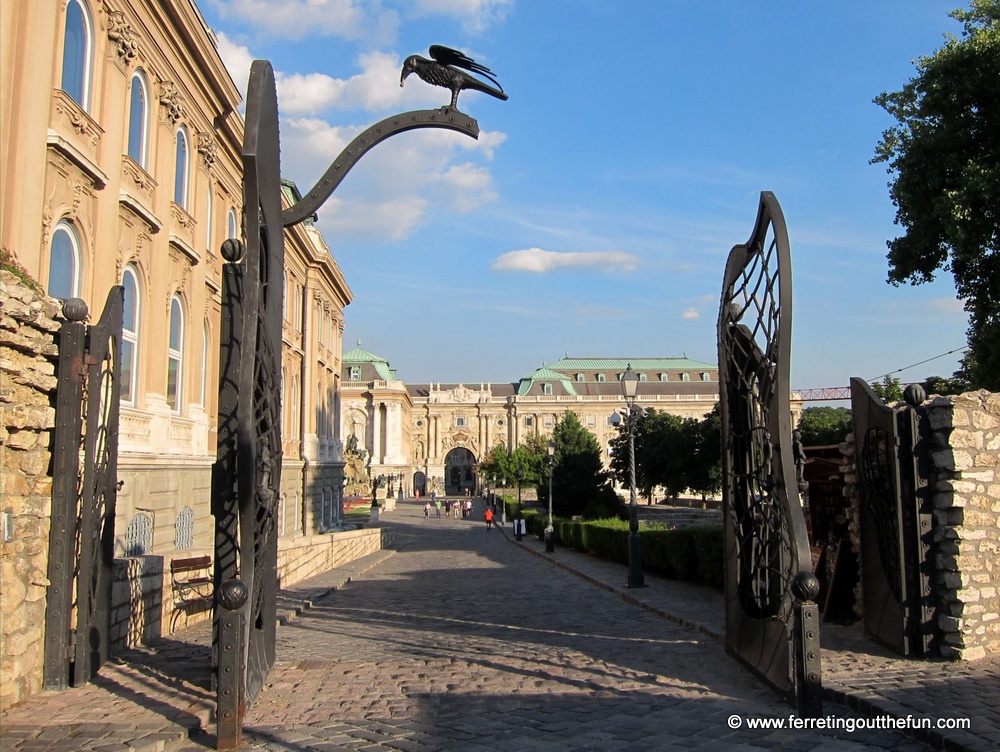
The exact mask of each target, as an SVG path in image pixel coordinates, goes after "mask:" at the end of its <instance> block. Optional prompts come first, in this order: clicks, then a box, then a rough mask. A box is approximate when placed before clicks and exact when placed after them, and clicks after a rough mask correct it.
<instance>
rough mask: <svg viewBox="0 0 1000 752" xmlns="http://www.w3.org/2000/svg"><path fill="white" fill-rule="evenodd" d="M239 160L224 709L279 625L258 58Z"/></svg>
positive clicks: (229, 272)
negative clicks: (229, 660)
mask: <svg viewBox="0 0 1000 752" xmlns="http://www.w3.org/2000/svg"><path fill="white" fill-rule="evenodd" d="M243 165H244V178H243V201H244V207H245V209H244V223H245V237H246V239H247V244H246V248H245V254H244V252H243V251H244V248H243V247H242V245H241V244H240V243H239V242H238V241H234V240H229V241H226V243H225V244H224V245H223V256H224V257H225V259H226V261H227V262H229V263H227V264H226V265H225V266H224V268H223V290H222V305H223V311H222V342H221V360H220V386H219V433H218V442H219V443H218V459H217V461H216V463H215V466H214V468H213V477H212V503H213V509H212V513H213V514H214V515H215V520H216V543H215V551H216V558H215V573H214V578H215V587H216V592H218V593H226V592H229V591H231V590H232V589H233V588H232V586H231V582H232V581H233V580H236V579H237V578H238V579H239V580H241V581H242V583H243V585H245V587H246V591H245V592H246V595H247V598H246V599H245V600H243V599H240V600H238V601H236V602H232V603H230V604H229V605H231V606H236V608H235V609H233V610H236V611H240V612H241V616H242V619H241V620H240V622H241V630H242V635H239V636H238V637H239V639H238V640H237V641H236V642H235V643H233V645H235V647H233V645H230V644H229V643H227V642H226V639H225V638H224V637H222V636H221V630H222V626H223V622H224V621H225V619H226V618H228V617H227V615H225V614H222V613H220V610H219V609H216V613H215V644H216V650H215V654H216V661H215V664H216V670H217V671H218V667H219V665H220V664H219V651H220V650H231V649H234V650H237V651H238V652H239V653H241V654H242V655H241V656H239V658H240V661H241V662H242V665H238V668H237V669H236V671H235V672H232V671H231V672H230V674H233V673H236V674H241V675H242V676H235V675H230V674H222V675H218V676H217V684H218V687H219V690H220V697H223V696H224V697H226V698H227V700H228V701H229V702H231V703H232V704H233V706H232V708H231V709H228V708H227V710H231V711H232V712H234V713H235V712H236V710H237V708H238V707H239V706H242V704H243V703H244V702H245V703H247V704H249V703H251V702H252V701H253V699H254V698H255V697H256V696H257V693H258V692H259V691H260V689H261V687H262V686H263V685H264V681H265V680H266V679H267V675H268V673H269V672H270V670H271V666H272V665H274V656H275V653H274V640H275V629H276V626H277V618H276V598H275V596H276V592H277V555H278V536H277V506H278V498H279V489H280V484H281V416H280V404H279V399H280V376H279V374H280V368H281V363H280V359H281V303H282V300H281V296H282V277H283V275H284V235H283V229H282V225H281V195H280V189H281V180H280V177H281V176H280V174H279V172H278V104H277V98H276V94H275V85H274V73H273V71H272V69H271V66H270V64H269V63H266V62H265V61H260V60H258V61H255V62H254V64H253V67H252V69H251V73H250V87H249V89H248V91H247V122H246V131H245V135H244V142H243ZM224 704H225V703H222V702H220V716H221V715H222V714H223V713H224V712H226V710H224V708H223V707H222V706H223V705H224ZM220 736H221V734H220Z"/></svg>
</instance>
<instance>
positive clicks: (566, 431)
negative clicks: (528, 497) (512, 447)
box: [538, 411, 608, 517]
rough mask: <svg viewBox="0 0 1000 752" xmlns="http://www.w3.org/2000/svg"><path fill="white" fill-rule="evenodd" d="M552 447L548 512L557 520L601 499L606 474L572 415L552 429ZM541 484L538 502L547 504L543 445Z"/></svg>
mask: <svg viewBox="0 0 1000 752" xmlns="http://www.w3.org/2000/svg"><path fill="white" fill-rule="evenodd" d="M552 441H553V443H554V444H555V468H554V471H553V474H552V510H553V512H554V513H555V514H556V515H558V516H560V517H572V516H573V515H577V514H583V513H584V510H585V509H586V508H587V507H588V506H590V505H592V504H596V503H597V502H598V501H599V499H601V497H602V494H603V491H604V489H605V487H606V486H607V483H608V474H607V472H605V470H604V468H603V464H602V462H601V446H600V444H598V443H597V439H596V438H594V435H593V434H592V433H590V431H588V430H587V429H586V428H584V426H583V424H582V423H581V422H580V419H579V418H578V417H577V416H576V414H575V413H574V412H572V411H569V412H567V413H566V414H565V415H564V416H563V417H562V418H560V419H559V420H558V421H557V422H556V424H555V426H554V427H553V429H552ZM541 446H542V451H543V452H545V454H544V455H543V459H542V461H543V462H544V463H545V466H546V468H545V473H544V475H542V476H540V477H544V478H545V483H539V486H538V498H539V500H541V501H542V502H543V503H544V504H546V505H547V504H548V456H547V449H546V447H545V442H543V443H542V444H541Z"/></svg>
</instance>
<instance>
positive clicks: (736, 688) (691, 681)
mask: <svg viewBox="0 0 1000 752" xmlns="http://www.w3.org/2000/svg"><path fill="white" fill-rule="evenodd" d="M474 519H475V521H466V520H451V519H434V518H432V519H429V520H425V519H424V518H423V515H422V512H420V511H419V508H418V507H417V506H416V505H414V504H412V503H410V504H406V505H401V506H400V507H399V508H398V510H397V511H396V512H395V513H393V516H392V524H393V526H394V527H395V528H396V534H397V540H398V541H399V545H400V550H399V552H398V553H396V554H395V555H394V556H392V557H390V558H388V559H387V560H386V561H385V562H384V563H383V564H381V565H380V566H378V567H377V568H375V569H373V570H372V571H370V572H368V573H367V574H365V575H364V576H362V577H360V578H358V579H356V580H355V581H353V582H351V583H350V584H349V585H348V586H347V587H345V588H343V589H341V590H338V591H337V592H335V593H333V594H332V595H331V596H330V597H329V598H327V599H326V600H324V601H323V602H321V603H319V604H316V605H315V606H314V608H313V609H311V610H310V611H307V612H306V613H304V614H303V615H302V616H300V617H299V618H298V619H296V620H295V621H294V622H292V623H291V624H290V625H289V626H286V627H283V628H282V629H281V630H279V632H278V662H277V664H276V665H275V667H274V669H273V670H272V672H271V674H270V677H269V680H268V685H267V687H266V688H265V691H264V692H263V693H262V694H261V695H260V696H259V697H258V698H257V701H256V703H255V705H254V707H253V708H252V709H251V710H250V712H249V713H248V716H247V719H246V723H245V729H246V731H245V736H244V739H245V741H246V742H248V744H249V745H252V746H254V747H256V748H258V749H264V750H268V751H269V752H290V751H291V750H296V751H299V750H328V751H332V750H463V751H467V752H475V751H476V750H512V751H513V750H517V751H522V750H553V751H560V750H580V749H598V750H665V749H689V750H710V749H727V750H756V749H772V748H781V749H790V750H803V751H805V750H811V751H814V752H825V751H827V750H867V749H889V750H896V751H899V752H902V751H904V750H922V749H925V747H924V745H922V744H920V743H918V742H915V741H913V740H912V739H909V738H907V737H905V736H903V735H902V734H901V733H899V732H895V731H884V730H883V731H877V730H876V731H873V730H855V731H853V732H848V731H847V730H844V729H841V730H836V731H826V730H824V731H806V730H793V729H787V730H759V729H750V728H748V723H749V722H752V720H755V719H761V718H772V719H774V718H783V719H788V718H789V716H790V715H791V708H790V707H789V706H788V705H786V704H785V703H784V702H783V701H782V700H780V699H779V698H778V697H777V696H776V695H775V694H774V693H773V692H772V691H771V690H770V689H768V688H766V687H765V686H764V685H762V684H761V683H760V682H759V681H758V680H757V679H756V678H754V677H753V676H751V675H750V674H749V673H748V672H746V671H745V670H744V669H742V668H741V667H740V666H739V665H738V664H737V663H736V662H735V661H734V660H733V659H732V658H730V657H729V656H727V655H726V654H725V652H724V650H723V649H722V648H721V646H720V645H719V644H718V642H716V641H715V640H713V639H711V638H710V637H707V636H705V635H703V634H699V633H697V632H694V631H691V630H688V629H685V628H683V627H680V626H676V625H674V624H671V623H670V622H667V621H665V620H664V619H662V618H659V617H657V616H656V615H654V614H651V613H649V612H647V611H645V610H643V609H641V608H638V607H636V606H634V605H630V604H628V603H627V602H625V601H623V600H622V599H620V598H618V597H616V596H615V595H613V594H611V593H608V592H606V591H603V590H600V589H598V588H596V587H594V586H593V585H591V584H589V583H587V582H585V581H583V580H581V579H580V578H579V577H575V576H574V575H572V574H569V573H567V572H564V571H562V570H560V569H558V568H557V567H554V566H552V565H551V564H550V563H548V562H545V561H543V560H541V559H539V558H538V557H536V556H532V555H530V554H528V553H526V552H525V551H524V550H522V549H521V548H519V547H518V546H515V545H512V544H511V543H510V542H509V541H507V540H506V538H504V537H503V535H502V533H501V531H499V530H493V531H487V530H486V529H485V526H484V525H483V523H482V522H481V517H480V514H479V510H478V509H477V512H476V514H475V517H474ZM826 712H827V713H828V714H829V715H830V716H836V717H838V718H842V719H856V718H857V716H855V715H853V713H851V712H850V711H847V710H844V709H842V708H837V707H836V706H832V707H831V706H830V705H829V704H828V706H827V710H826ZM734 717H735V718H736V719H738V720H739V722H740V727H739V728H735V729H734V728H731V721H730V719H731V718H734Z"/></svg>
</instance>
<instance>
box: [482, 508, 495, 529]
mask: <svg viewBox="0 0 1000 752" xmlns="http://www.w3.org/2000/svg"><path fill="white" fill-rule="evenodd" d="M483 517H484V518H485V519H486V529H487V530H492V529H493V510H492V509H490V508H489V507H486V512H485V513H484V514H483Z"/></svg>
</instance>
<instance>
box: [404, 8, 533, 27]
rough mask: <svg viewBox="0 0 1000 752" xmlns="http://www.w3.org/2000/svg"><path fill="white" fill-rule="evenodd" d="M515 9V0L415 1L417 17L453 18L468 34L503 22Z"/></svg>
mask: <svg viewBox="0 0 1000 752" xmlns="http://www.w3.org/2000/svg"><path fill="white" fill-rule="evenodd" d="M513 7H514V0H415V2H414V11H415V13H416V15H417V16H451V17H453V18H456V19H458V20H459V21H460V22H461V23H462V26H463V27H464V28H465V30H466V31H467V32H480V31H484V30H485V29H486V28H488V27H489V26H490V25H492V24H494V23H498V22H500V21H503V19H504V18H506V16H507V12H508V11H509V10H510V9H511V8H513Z"/></svg>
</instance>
